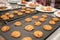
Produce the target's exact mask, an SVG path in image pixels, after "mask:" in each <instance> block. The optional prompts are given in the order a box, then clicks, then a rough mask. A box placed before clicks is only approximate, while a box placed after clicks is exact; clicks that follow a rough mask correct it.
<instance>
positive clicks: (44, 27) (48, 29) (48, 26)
mask: <svg viewBox="0 0 60 40" xmlns="http://www.w3.org/2000/svg"><path fill="white" fill-rule="evenodd" d="M43 29H44V30H47V31H50V30H52V26H50V25H44V26H43Z"/></svg>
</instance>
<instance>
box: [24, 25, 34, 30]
mask: <svg viewBox="0 0 60 40" xmlns="http://www.w3.org/2000/svg"><path fill="white" fill-rule="evenodd" d="M25 30H27V31H32V30H34V27H33V26H32V25H27V26H25Z"/></svg>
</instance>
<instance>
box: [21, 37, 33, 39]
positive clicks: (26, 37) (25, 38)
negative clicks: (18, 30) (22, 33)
mask: <svg viewBox="0 0 60 40" xmlns="http://www.w3.org/2000/svg"><path fill="white" fill-rule="evenodd" d="M22 40H32V38H31V37H24V38H23V39H22Z"/></svg>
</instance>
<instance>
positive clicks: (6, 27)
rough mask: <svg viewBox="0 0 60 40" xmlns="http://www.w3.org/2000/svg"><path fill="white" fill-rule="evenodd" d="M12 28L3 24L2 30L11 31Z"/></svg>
mask: <svg viewBox="0 0 60 40" xmlns="http://www.w3.org/2000/svg"><path fill="white" fill-rule="evenodd" d="M9 30H10V26H7V25H6V26H3V27H2V28H1V31H2V32H7V31H9Z"/></svg>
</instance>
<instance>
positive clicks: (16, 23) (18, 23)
mask: <svg viewBox="0 0 60 40" xmlns="http://www.w3.org/2000/svg"><path fill="white" fill-rule="evenodd" d="M14 25H15V26H21V25H22V23H21V22H20V21H16V22H15V23H14Z"/></svg>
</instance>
